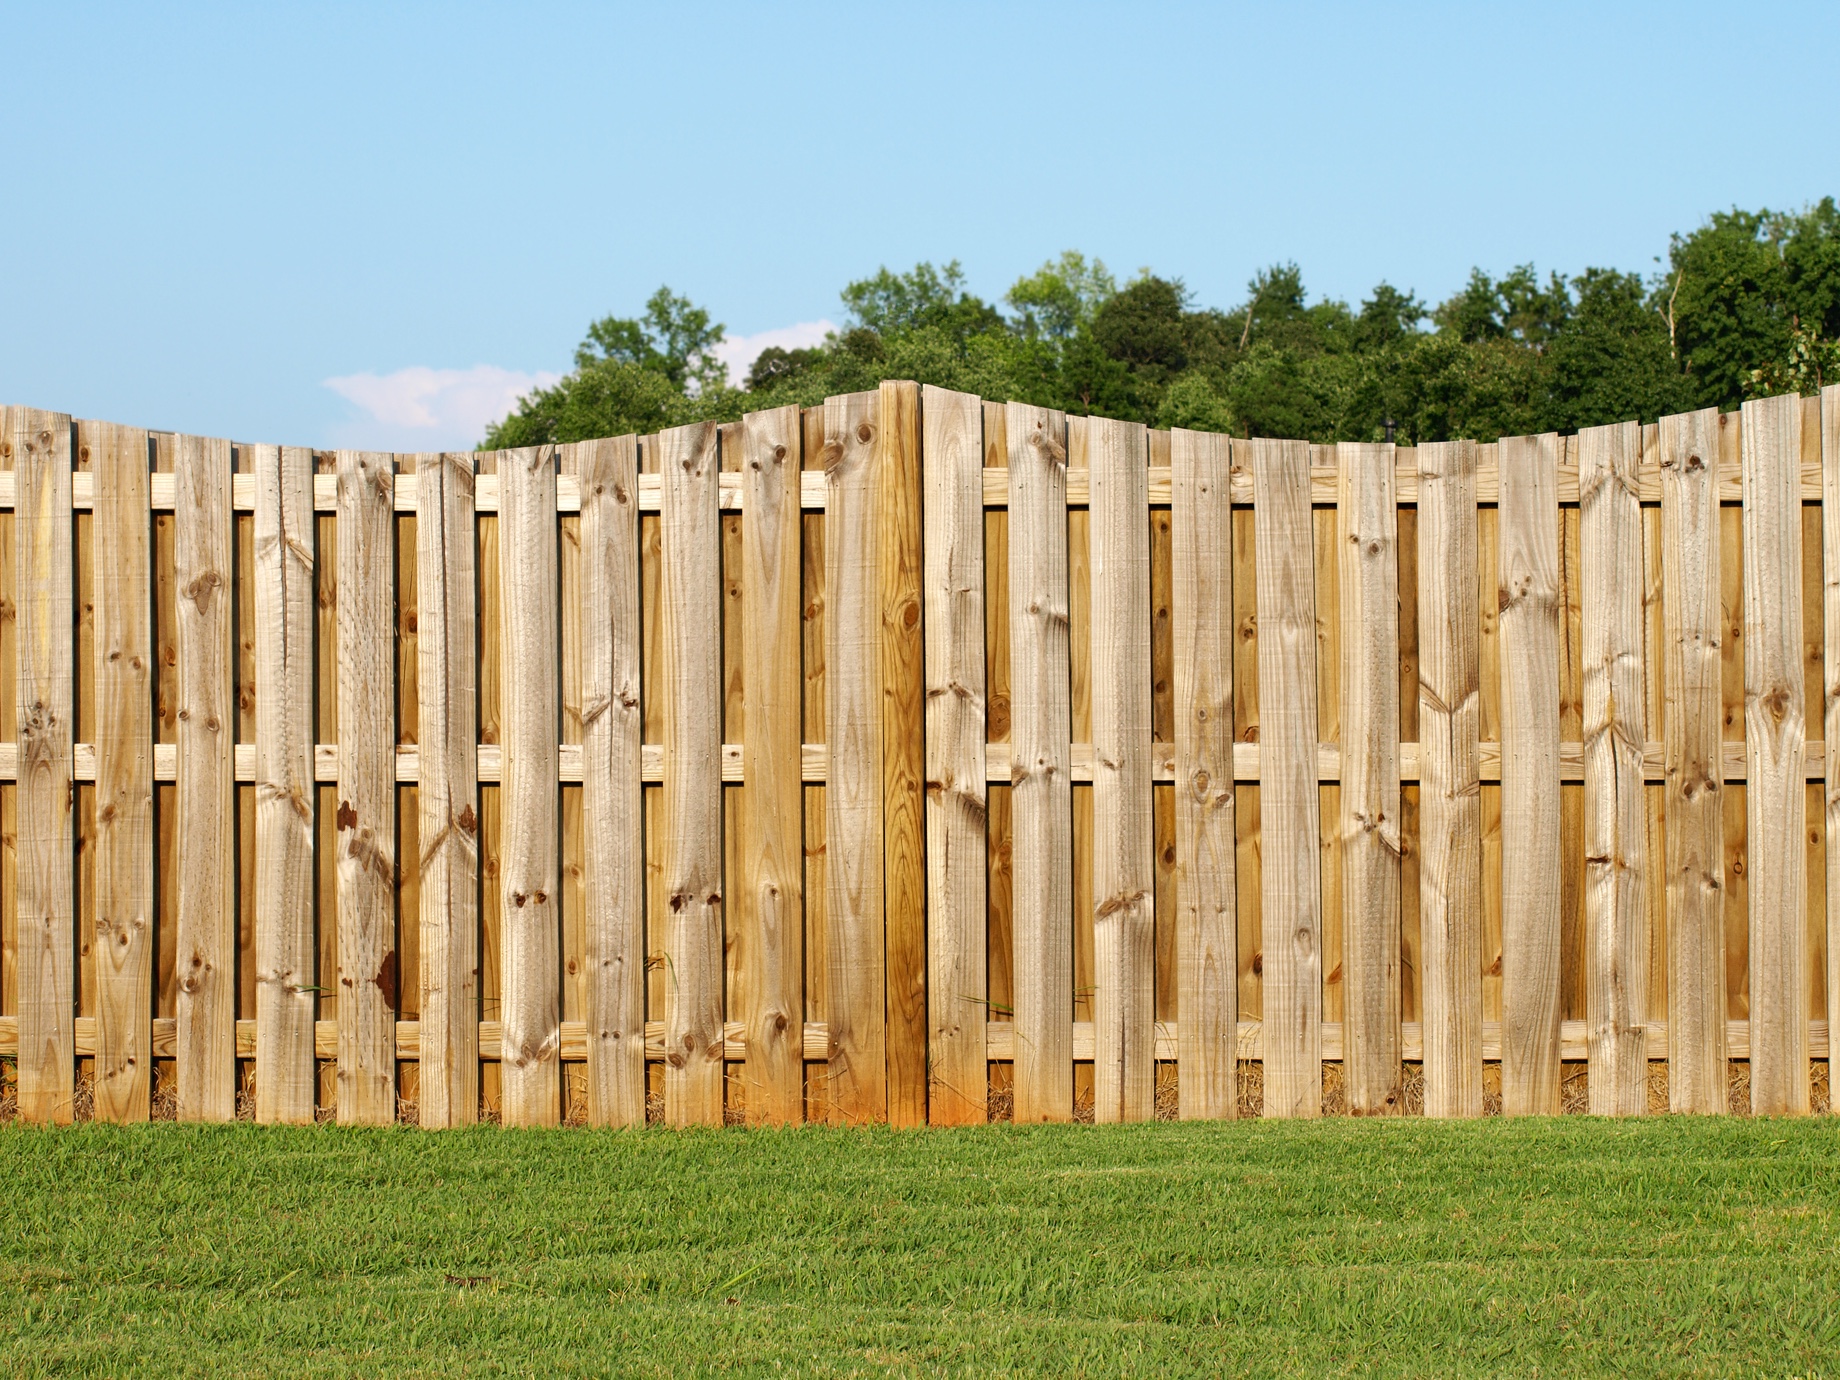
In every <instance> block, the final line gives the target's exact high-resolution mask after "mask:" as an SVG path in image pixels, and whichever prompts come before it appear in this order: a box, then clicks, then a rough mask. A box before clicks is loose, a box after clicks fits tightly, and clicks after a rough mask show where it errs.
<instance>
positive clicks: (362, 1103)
mask: <svg viewBox="0 0 1840 1380" xmlns="http://www.w3.org/2000/svg"><path fill="white" fill-rule="evenodd" d="M337 495H338V506H339V513H338V523H339V534H338V599H337V605H336V607H337V614H338V721H339V783H338V784H339V803H338V819H337V826H338V827H337V839H338V843H337V864H338V995H339V1073H338V1117H339V1120H340V1121H341V1122H343V1123H346V1124H355V1125H374V1126H387V1125H389V1124H390V1123H391V1122H393V1121H395V1120H396V1009H395V1008H396V648H395V645H394V642H393V638H392V625H393V623H394V617H393V613H394V610H393V607H392V606H393V605H394V603H395V598H394V595H395V592H396V589H395V585H396V549H395V547H396V491H395V473H394V458H393V457H392V456H389V455H380V454H377V453H374V452H371V451H349V450H345V451H340V452H339V454H338V486H337ZM321 650H322V654H323V653H324V652H325V651H326V650H329V649H326V648H322V649H321ZM327 976H328V977H329V976H330V974H328V975H327ZM321 985H322V986H325V985H327V984H326V983H324V982H322V983H321Z"/></svg>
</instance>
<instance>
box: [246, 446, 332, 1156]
mask: <svg viewBox="0 0 1840 1380" xmlns="http://www.w3.org/2000/svg"><path fill="white" fill-rule="evenodd" d="M251 449H252V450H253V451H254V453H255V478H256V504H255V515H256V524H255V567H256V568H255V583H256V587H255V643H256V683H257V685H258V686H259V687H260V693H259V694H258V695H257V697H256V1120H257V1121H262V1122H310V1121H312V1120H313V1108H314V1092H315V1085H316V1082H317V1078H316V1072H315V1068H314V1055H313V1035H314V1030H313V1023H314V1015H315V1011H316V1002H315V1000H314V997H315V995H316V991H315V989H316V987H317V986H318V984H317V982H316V980H315V979H316V976H317V975H316V973H315V971H314V969H315V949H314V934H313V865H314V864H313V854H314V848H313V844H314V838H313V828H314V796H315V792H316V788H315V785H314V779H313V777H314V773H313V618H314V611H315V605H316V604H317V602H318V600H317V597H316V588H315V584H314V573H315V572H314V549H313V538H314V532H313V522H314V519H313V453H312V452H311V451H308V450H303V449H300V448H298V447H294V446H254V447H251Z"/></svg>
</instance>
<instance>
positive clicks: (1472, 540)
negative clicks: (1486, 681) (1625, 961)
mask: <svg viewBox="0 0 1840 1380" xmlns="http://www.w3.org/2000/svg"><path fill="white" fill-rule="evenodd" d="M1476 452H1477V446H1476V445H1475V443H1474V442H1471V441H1449V442H1440V443H1437V444H1432V445H1422V446H1420V447H1418V599H1419V606H1418V639H1419V644H1418V650H1419V693H1418V739H1419V749H1418V751H1419V783H1420V784H1419V789H1420V807H1419V809H1420V814H1419V838H1420V853H1421V861H1420V868H1419V925H1420V942H1421V944H1422V946H1423V958H1422V962H1423V965H1424V973H1423V984H1422V985H1423V996H1422V1005H1423V1010H1424V1041H1425V1045H1424V1048H1425V1115H1426V1116H1438V1117H1454V1116H1480V1115H1481V1114H1482V832H1481V831H1482V819H1481V787H1480V784H1479V781H1478V778H1477V772H1478V767H1479V763H1478V760H1477V759H1478V756H1479V749H1478V746H1477V743H1478V733H1479V731H1480V714H1481V703H1480V700H1481V689H1480V684H1481V680H1480V676H1481V673H1480V666H1479V655H1480V653H1479V648H1478V646H1477V641H1478V632H1479V621H1480V620H1479V615H1478V612H1477V608H1476V597H1477V592H1478V591H1477V566H1478V556H1477V550H1476V458H1477V455H1476Z"/></svg>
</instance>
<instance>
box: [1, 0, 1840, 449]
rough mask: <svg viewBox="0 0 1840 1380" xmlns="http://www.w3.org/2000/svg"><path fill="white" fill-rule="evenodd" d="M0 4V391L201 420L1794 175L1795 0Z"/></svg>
mask: <svg viewBox="0 0 1840 1380" xmlns="http://www.w3.org/2000/svg"><path fill="white" fill-rule="evenodd" d="M0 16H4V28H3V30H0V32H3V33H4V36H5V48H6V51H7V79H6V95H5V98H4V103H3V104H0V160H3V164H4V167H5V169H6V176H7V191H8V195H7V197H6V199H5V200H6V213H5V215H4V216H0V262H3V263H4V264H5V268H6V276H5V283H6V290H5V308H4V313H3V319H4V321H5V328H4V329H3V330H0V380H3V381H4V383H3V386H0V401H7V402H21V403H30V404H33V405H37V406H44V407H52V408H57V409H60V410H64V411H69V412H72V413H75V414H77V415H81V416H90V417H101V418H108V419H112V420H117V421H124V422H133V423H137V424H142V425H148V426H156V427H166V428H173V429H178V430H184V431H192V432H199V433H205V434H211V435H227V436H230V437H232V438H234V439H239V440H259V441H276V442H286V443H297V444H312V445H353V446H379V447H385V448H394V449H404V450H410V449H430V448H437V447H441V446H463V445H467V444H470V443H471V442H472V441H473V440H475V439H477V436H478V433H479V429H480V425H481V419H482V418H484V417H489V416H491V415H494V414H495V413H496V412H497V411H499V410H502V404H503V402H504V400H506V399H507V398H509V397H510V396H512V395H514V394H515V392H516V391H517V389H518V388H519V387H523V386H528V383H529V382H530V381H531V380H532V379H535V378H540V377H542V376H544V375H546V374H554V373H556V372H559V371H561V370H564V369H566V368H567V367H568V365H569V360H570V356H571V354H572V351H573V348H574V345H575V343H576V341H577V340H579V339H580V337H581V335H582V330H583V327H584V326H585V325H586V323H587V322H588V321H589V320H590V319H591V318H592V317H595V316H599V315H602V314H605V313H608V312H615V313H619V314H621V315H634V314H637V312H638V310H639V309H640V307H641V305H642V304H643V302H644V300H645V298H646V297H647V296H648V295H649V294H650V293H651V291H652V290H653V289H655V288H656V287H657V286H658V285H659V284H660V283H668V284H670V286H671V287H672V288H674V289H676V290H677V291H679V292H682V293H685V294H687V295H688V296H690V297H691V298H693V299H694V300H696V301H697V302H699V303H702V304H704V305H706V306H708V307H709V308H710V309H711V310H712V311H713V312H714V314H715V316H716V318H717V319H718V320H720V321H722V322H724V323H726V325H727V326H728V329H729V331H730V333H731V334H732V335H736V336H741V337H755V338H756V339H757V338H758V337H759V336H761V335H762V334H763V333H767V332H775V331H786V330H788V329H789V328H796V327H799V326H801V325H804V326H806V328H807V329H808V330H809V329H810V323H818V322H824V321H835V320H837V319H839V315H840V313H839V307H838V303H837V290H838V289H839V288H840V287H841V286H842V285H843V284H844V283H845V282H846V281H848V280H849V279H851V278H854V277H859V276H862V275H863V274H865V273H869V272H873V271H874V269H875V268H876V267H877V266H878V265H880V264H887V265H889V266H891V267H896V268H902V267H907V266H910V265H912V264H913V263H914V262H916V261H917V260H920V259H932V260H934V261H944V260H947V259H952V258H957V259H960V260H962V261H963V263H964V266H965V269H966V271H967V273H968V275H969V277H970V281H971V284H972V286H973V288H974V289H975V290H976V291H979V292H980V293H982V294H984V295H986V296H989V297H992V298H996V297H1000V296H1001V294H1002V292H1003V290H1004V289H1005V288H1006V287H1007V286H1008V285H1009V284H1010V283H1011V282H1012V281H1014V280H1015V279H1016V278H1017V277H1018V276H1019V275H1021V274H1023V273H1025V272H1028V271H1030V270H1032V269H1033V268H1035V267H1036V266H1037V265H1039V264H1040V263H1041V262H1042V261H1043V260H1045V259H1047V258H1049V257H1051V256H1053V255H1055V254H1057V253H1059V251H1061V250H1063V249H1067V248H1077V249H1080V250H1083V251H1084V252H1086V253H1087V254H1092V255H1097V256H1099V257H1101V258H1103V259H1104V260H1105V261H1106V263H1107V264H1108V265H1110V266H1111V267H1112V268H1113V269H1114V270H1116V271H1118V272H1120V273H1121V274H1128V273H1129V272H1131V271H1133V270H1135V269H1137V268H1140V267H1144V266H1148V267H1151V268H1154V269H1155V270H1157V271H1158V272H1161V273H1165V274H1170V275H1179V276H1181V277H1182V278H1184V279H1185V280H1186V281H1187V283H1188V285H1189V287H1190V288H1191V289H1192V290H1193V292H1194V295H1195V297H1196V299H1197V300H1198V301H1199V302H1201V303H1203V304H1208V305H1219V306H1230V305H1232V304H1234V303H1236V302H1238V301H1240V300H1241V299H1242V297H1243V295H1244V288H1245V283H1246V280H1247V279H1248V278H1249V277H1251V275H1252V274H1253V273H1254V272H1255V271H1256V270H1257V269H1258V268H1259V267H1260V266H1262V265H1265V264H1269V263H1272V262H1274V261H1280V260H1286V259H1294V260H1295V261H1296V262H1297V263H1298V264H1299V265H1300V266H1301V267H1302V270H1303V274H1304V281H1305V283H1306V284H1307V285H1308V287H1309V289H1310V291H1311V293H1312V295H1313V296H1317V295H1325V294H1327V295H1333V296H1340V297H1346V298H1348V299H1350V300H1359V298H1360V297H1361V296H1362V295H1363V294H1365V293H1366V292H1367V291H1368V290H1369V289H1370V288H1371V287H1372V286H1373V285H1374V283H1376V282H1377V281H1379V280H1381V279H1383V278H1384V279H1387V280H1389V281H1391V282H1393V283H1395V284H1396V285H1398V286H1401V287H1405V288H1411V289H1414V290H1416V291H1417V292H1418V293H1419V294H1420V296H1421V297H1424V298H1427V299H1429V300H1433V301H1435V300H1437V299H1439V298H1440V297H1442V296H1444V295H1446V294H1447V293H1449V292H1450V291H1451V290H1452V289H1454V288H1456V287H1457V286H1459V285H1460V284H1461V282H1462V281H1463V279H1464V277H1465V276H1466V275H1467V273H1468V271H1469V269H1470V267H1471V265H1481V266H1483V267H1484V268H1487V269H1489V270H1491V271H1500V270H1503V269H1505V268H1508V267H1510V266H1512V265H1514V264H1516V263H1521V262H1524V261H1527V260H1533V261H1535V262H1536V263H1537V264H1538V265H1539V267H1540V268H1541V269H1542V270H1544V269H1547V268H1556V269H1559V270H1562V271H1568V272H1570V271H1576V270H1578V269H1581V268H1584V267H1586V266H1588V265H1607V266H1615V267H1620V268H1625V269H1637V270H1643V271H1651V270H1653V269H1654V268H1655V267H1656V265H1655V263H1654V258H1655V256H1656V255H1663V254H1665V252H1666V248H1667V237H1668V233H1669V232H1670V231H1673V230H1684V229H1689V228H1691V227H1692V226H1694V225H1696V224H1698V223H1699V222H1700V221H1701V220H1702V219H1703V218H1704V217H1705V216H1706V214H1707V213H1709V212H1711V211H1713V210H1715V209H1720V208H1724V207H1729V206H1732V205H1734V204H1735V205H1741V206H1746V207H1756V206H1762V205H1768V206H1772V207H1797V206H1800V205H1801V204H1803V203H1805V202H1807V201H1810V200H1817V199H1819V198H1820V197H1822V196H1825V195H1828V194H1830V193H1836V192H1840V176H1837V175H1836V174H1837V173H1840V154H1837V153H1836V152H1835V149H1834V147H1833V145H1832V144H1831V142H1829V141H1828V140H1827V139H1826V138H1825V137H1824V131H1826V130H1828V129H1830V128H1831V125H1832V105H1833V79H1832V76H1831V73H1829V72H1827V71H1826V70H1825V69H1826V68H1827V67H1830V66H1831V58H1832V55H1833V54H1834V53H1835V52H1837V51H1840V6H1834V5H1831V4H1829V5H1813V4H1798V3H1778V4H1774V5H1771V6H1769V7H1768V8H1767V11H1764V10H1759V9H1757V8H1754V7H1750V6H1729V7H1724V6H1714V5H1703V4H1692V3H1683V2H1681V0H1676V3H1669V4H1624V5H1616V4H1608V3H1597V4H1579V5H1566V4H1548V5H1518V4H1496V5H1471V6H1462V5H1434V4H1400V5H1391V6H1383V5H1337V4H1321V5H1277V4H1269V3H1268V4H1263V5H1244V6H1241V5H1182V4H1162V5H1159V4H1150V3H1138V4H1132V5H1116V6H1088V5H1078V4H1061V5H1008V6H1006V5H991V4H986V5H955V4H950V3H929V4H924V5H914V6H901V5H876V6H867V5H865V6H857V7H833V6H822V5H790V4H789V5H780V6H767V5H724V4H700V5H692V4H680V5H675V6H672V5H661V4H649V5H638V6H630V7H628V6H618V5H604V6H571V5H560V4H557V5H541V6H537V5H532V6H527V7H511V6H505V7H500V8H485V7H474V6H469V5H463V4H448V5H440V6H416V5H378V6H342V5H313V6H290V5H285V4H266V5H261V6H237V7H213V6H186V5H172V6H161V7H158V8H155V7H151V6H148V7H141V8H127V7H121V8H115V7H87V6H81V5H75V4H66V5H39V6H33V7H30V8H28V7H23V6H17V5H11V4H6V5H3V6H0ZM793 338H796V333H795V335H794V337H793Z"/></svg>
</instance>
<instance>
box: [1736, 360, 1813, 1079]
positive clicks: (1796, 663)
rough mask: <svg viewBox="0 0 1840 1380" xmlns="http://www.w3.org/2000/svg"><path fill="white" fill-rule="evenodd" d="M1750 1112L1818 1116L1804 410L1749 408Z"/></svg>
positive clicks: (1793, 406)
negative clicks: (1812, 1087)
mask: <svg viewBox="0 0 1840 1380" xmlns="http://www.w3.org/2000/svg"><path fill="white" fill-rule="evenodd" d="M1743 417H1744V425H1743V457H1744V460H1743V482H1744V706H1745V714H1744V743H1745V753H1744V756H1745V803H1746V806H1747V813H1748V816H1749V829H1748V833H1749V837H1750V849H1749V858H1750V872H1749V890H1750V895H1749V901H1750V997H1751V1000H1750V1058H1751V1110H1752V1111H1753V1112H1756V1113H1759V1114H1780V1113H1784V1112H1803V1113H1805V1112H1806V1111H1807V1110H1808V1101H1809V1072H1808V1010H1807V1008H1808V998H1807V991H1808V972H1807V965H1808V953H1807V950H1808V936H1807V930H1806V926H1805V923H1804V920H1803V913H1804V911H1805V909H1806V904H1807V888H1808V877H1807V870H1806V868H1807V865H1806V859H1805V845H1804V843H1803V835H1804V834H1805V832H1806V810H1807V801H1806V793H1805V791H1804V789H1803V778H1804V776H1805V766H1804V754H1805V749H1804V740H1805V738H1806V728H1805V724H1806V713H1805V709H1804V696H1803V688H1802V667H1801V662H1802V607H1801V605H1802V498H1801V450H1802V434H1801V429H1802V400H1801V399H1800V398H1798V397H1795V396H1793V395H1791V396H1788V397H1781V398H1765V399H1762V400H1760V401H1757V402H1747V403H1745V404H1744V409H1743Z"/></svg>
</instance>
